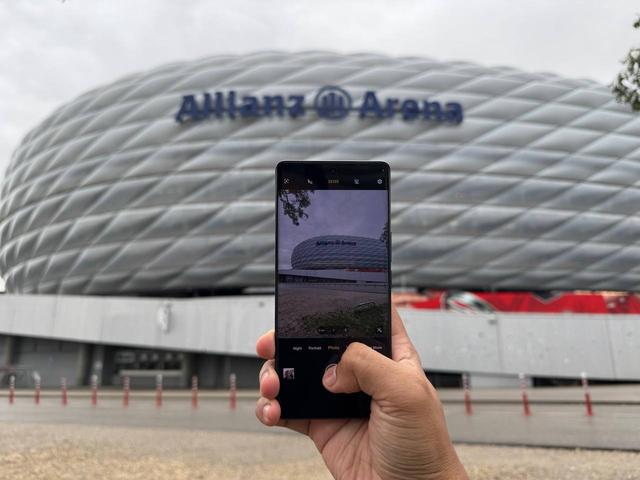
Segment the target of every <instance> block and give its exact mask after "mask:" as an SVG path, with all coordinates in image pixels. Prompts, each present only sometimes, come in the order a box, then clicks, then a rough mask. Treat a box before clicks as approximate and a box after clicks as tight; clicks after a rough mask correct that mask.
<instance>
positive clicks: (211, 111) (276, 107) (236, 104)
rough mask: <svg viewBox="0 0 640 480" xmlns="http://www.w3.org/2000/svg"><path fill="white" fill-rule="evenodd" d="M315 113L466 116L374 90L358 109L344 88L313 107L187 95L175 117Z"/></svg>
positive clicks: (455, 107) (285, 99)
mask: <svg viewBox="0 0 640 480" xmlns="http://www.w3.org/2000/svg"><path fill="white" fill-rule="evenodd" d="M308 110H309V111H312V112H313V113H315V114H316V115H317V116H318V117H319V118H322V119H326V120H342V119H344V118H346V117H347V116H348V115H357V116H358V118H360V119H378V120H386V119H393V118H401V119H402V120H403V121H407V122H409V121H427V122H434V123H444V124H451V125H458V124H460V123H462V120H463V117H464V114H463V109H462V105H461V104H460V103H458V102H445V103H442V102H439V101H431V100H428V99H415V98H394V97H385V98H380V96H379V95H378V93H377V92H376V91H374V90H367V91H366V92H364V95H363V97H362V101H361V102H360V103H359V105H355V104H354V102H353V98H352V97H351V95H350V94H349V93H348V92H347V91H346V90H344V89H343V88H340V87H336V86H333V85H329V86H326V87H322V88H321V89H320V90H318V92H317V93H316V95H315V96H314V98H313V103H312V104H311V105H309V104H307V103H306V102H305V96H304V95H262V96H255V95H242V96H241V95H238V93H237V92H236V91H235V90H228V91H226V92H225V91H217V92H213V93H209V92H204V93H202V94H198V95H196V94H191V95H184V96H183V97H182V101H181V103H180V108H179V109H178V112H177V113H176V114H175V120H176V122H178V123H181V124H182V123H187V122H199V121H202V120H209V119H220V120H221V119H224V118H226V119H230V120H236V119H257V118H278V117H279V118H285V117H289V118H300V117H303V116H305V115H306V114H307V111H308Z"/></svg>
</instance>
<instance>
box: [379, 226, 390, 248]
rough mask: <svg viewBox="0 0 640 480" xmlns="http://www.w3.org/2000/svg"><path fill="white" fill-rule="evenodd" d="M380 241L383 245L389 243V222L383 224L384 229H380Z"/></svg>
mask: <svg viewBox="0 0 640 480" xmlns="http://www.w3.org/2000/svg"><path fill="white" fill-rule="evenodd" d="M380 241H381V242H384V243H389V222H385V224H384V227H382V233H381V234H380Z"/></svg>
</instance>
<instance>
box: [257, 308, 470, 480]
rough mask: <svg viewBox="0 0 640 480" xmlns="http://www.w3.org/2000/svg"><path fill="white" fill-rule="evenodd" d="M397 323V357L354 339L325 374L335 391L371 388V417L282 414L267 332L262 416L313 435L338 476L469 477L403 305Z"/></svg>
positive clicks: (262, 345)
mask: <svg viewBox="0 0 640 480" xmlns="http://www.w3.org/2000/svg"><path fill="white" fill-rule="evenodd" d="M391 331H392V342H393V356H392V358H391V359H389V358H387V357H385V356H384V355H382V354H380V353H378V352H376V351H374V350H373V349H371V348H370V347H368V346H365V345H364V344H360V343H354V344H352V345H351V346H349V348H347V350H346V352H345V353H344V354H343V356H342V359H341V360H340V362H338V364H337V366H336V367H335V369H332V370H330V371H328V372H326V375H325V376H324V378H322V380H320V379H319V381H320V382H322V384H323V385H324V388H326V389H327V391H330V392H332V394H333V395H340V394H344V393H348V392H355V391H359V390H360V389H362V390H363V391H364V392H366V393H368V394H369V395H371V416H370V418H364V419H363V418H359V419H333V420H324V419H322V420H302V419H298V420H285V419H282V418H281V406H280V403H279V402H278V400H277V399H276V397H277V396H278V393H279V391H280V387H281V380H280V378H279V376H278V374H277V373H276V371H275V368H274V364H275V362H274V356H275V353H276V352H275V349H276V343H275V337H274V332H273V331H271V332H268V333H267V334H265V335H263V336H262V337H260V339H259V340H258V343H257V345H256V351H257V353H258V355H259V356H260V357H261V358H264V359H265V360H266V362H265V363H264V365H263V367H262V369H261V371H260V394H261V397H260V399H259V400H258V402H257V405H256V416H257V417H258V419H259V420H260V421H261V422H262V423H263V424H265V425H267V426H274V425H279V426H283V427H287V428H289V429H291V430H294V431H296V432H299V433H302V434H305V435H308V436H309V437H310V438H311V439H312V440H313V442H314V443H315V445H316V447H317V448H318V450H319V451H320V453H321V454H322V457H323V458H324V461H325V463H326V465H327V467H328V468H329V470H330V472H331V474H332V475H333V476H334V477H335V478H344V477H346V476H347V475H348V477H349V478H381V479H387V478H389V479H390V478H394V479H395V478H424V479H430V478H434V479H435V478H437V479H466V478H468V477H467V474H466V473H465V470H464V467H463V466H462V464H461V463H460V460H459V459H458V456H457V454H456V452H455V449H454V448H453V445H452V444H451V440H450V439H449V434H448V432H447V427H446V424H445V419H444V415H443V410H442V404H441V403H440V400H439V399H438V396H437V393H436V391H435V389H434V388H433V386H432V385H431V384H430V383H429V381H428V380H427V378H426V376H425V375H424V372H423V371H422V366H421V363H420V358H419V356H418V354H417V352H416V351H415V349H414V347H413V345H412V344H411V341H410V340H409V338H408V336H407V333H406V331H405V328H404V325H403V324H402V320H401V319H400V317H399V316H398V314H397V312H396V311H395V310H394V311H393V315H392V326H391ZM283 381H284V380H283Z"/></svg>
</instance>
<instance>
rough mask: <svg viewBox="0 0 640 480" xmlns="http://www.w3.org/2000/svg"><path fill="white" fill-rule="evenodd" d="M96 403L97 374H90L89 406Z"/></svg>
mask: <svg viewBox="0 0 640 480" xmlns="http://www.w3.org/2000/svg"><path fill="white" fill-rule="evenodd" d="M97 405H98V376H97V375H91V406H93V407H95V406H97Z"/></svg>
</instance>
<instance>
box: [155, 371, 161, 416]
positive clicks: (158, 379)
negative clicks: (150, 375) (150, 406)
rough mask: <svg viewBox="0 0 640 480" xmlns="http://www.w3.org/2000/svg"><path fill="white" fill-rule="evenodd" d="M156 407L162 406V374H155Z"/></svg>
mask: <svg viewBox="0 0 640 480" xmlns="http://www.w3.org/2000/svg"><path fill="white" fill-rule="evenodd" d="M156 407H157V408H160V407H162V374H160V373H159V374H158V375H156Z"/></svg>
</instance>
